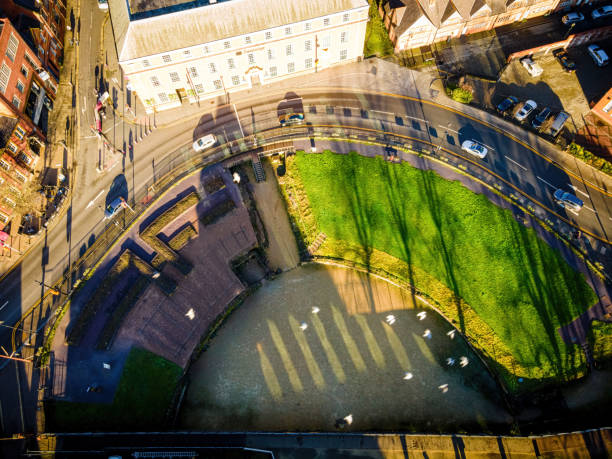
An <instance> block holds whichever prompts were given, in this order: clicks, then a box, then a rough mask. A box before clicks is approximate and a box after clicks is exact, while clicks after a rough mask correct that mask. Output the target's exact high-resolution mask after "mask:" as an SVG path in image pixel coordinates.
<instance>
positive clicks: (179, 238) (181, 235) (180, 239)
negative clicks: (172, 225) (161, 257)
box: [168, 225, 198, 252]
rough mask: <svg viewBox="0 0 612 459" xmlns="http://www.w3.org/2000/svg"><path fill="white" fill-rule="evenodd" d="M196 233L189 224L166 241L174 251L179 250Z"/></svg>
mask: <svg viewBox="0 0 612 459" xmlns="http://www.w3.org/2000/svg"><path fill="white" fill-rule="evenodd" d="M197 235H198V232H197V231H196V230H195V228H194V227H193V226H191V225H188V226H186V227H185V228H183V229H182V230H181V231H179V232H178V233H177V234H176V235H174V237H172V239H170V240H169V241H168V245H169V246H170V248H171V249H172V250H174V251H177V252H178V251H179V250H181V249H182V248H183V247H185V246H186V245H187V243H188V242H189V241H190V240H191V239H193V238H195V237H196V236H197Z"/></svg>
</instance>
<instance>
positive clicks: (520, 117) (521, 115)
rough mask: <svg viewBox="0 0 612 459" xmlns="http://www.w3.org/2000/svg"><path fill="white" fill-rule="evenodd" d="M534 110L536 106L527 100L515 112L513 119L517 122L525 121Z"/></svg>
mask: <svg viewBox="0 0 612 459" xmlns="http://www.w3.org/2000/svg"><path fill="white" fill-rule="evenodd" d="M536 108H538V104H536V103H535V102H534V101H533V100H528V101H527V102H525V103H524V104H523V106H522V107H521V109H520V110H519V111H518V112H516V115H514V117H515V118H516V120H517V121H525V120H526V119H527V117H528V116H529V115H530V114H531V112H532V111H534V110H535V109H536Z"/></svg>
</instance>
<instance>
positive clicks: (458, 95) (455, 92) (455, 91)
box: [446, 84, 474, 104]
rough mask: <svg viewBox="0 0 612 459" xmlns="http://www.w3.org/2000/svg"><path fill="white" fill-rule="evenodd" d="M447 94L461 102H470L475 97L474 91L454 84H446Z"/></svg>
mask: <svg viewBox="0 0 612 459" xmlns="http://www.w3.org/2000/svg"><path fill="white" fill-rule="evenodd" d="M446 95H447V96H448V97H450V98H451V99H453V100H454V101H456V102H461V103H462V104H469V103H470V102H472V99H473V98H474V95H473V94H472V91H470V90H469V89H464V88H460V87H458V86H456V85H453V84H449V85H448V86H446Z"/></svg>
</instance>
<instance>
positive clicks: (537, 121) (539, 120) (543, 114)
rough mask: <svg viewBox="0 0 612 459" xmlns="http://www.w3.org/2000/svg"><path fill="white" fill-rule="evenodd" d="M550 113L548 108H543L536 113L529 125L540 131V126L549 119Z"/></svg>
mask: <svg viewBox="0 0 612 459" xmlns="http://www.w3.org/2000/svg"><path fill="white" fill-rule="evenodd" d="M551 113H552V112H551V111H550V108H548V107H544V108H543V109H542V110H541V111H540V113H538V114H537V115H536V117H535V118H534V119H533V121H532V122H531V125H532V126H533V127H534V128H536V129H540V128H541V127H542V124H544V121H546V120H547V119H548V118H550V115H551Z"/></svg>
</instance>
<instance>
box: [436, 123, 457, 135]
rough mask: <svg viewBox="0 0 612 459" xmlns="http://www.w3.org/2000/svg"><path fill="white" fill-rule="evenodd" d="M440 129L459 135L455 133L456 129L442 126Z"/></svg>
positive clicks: (439, 125)
mask: <svg viewBox="0 0 612 459" xmlns="http://www.w3.org/2000/svg"><path fill="white" fill-rule="evenodd" d="M438 127H441V128H442V129H444V130H445V131H451V132H454V133H455V134H459V131H455V130H454V129H451V128H449V127H448V126H442V125H441V124H438Z"/></svg>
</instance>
